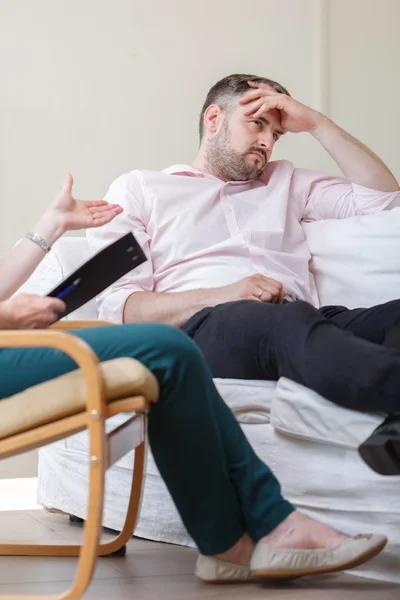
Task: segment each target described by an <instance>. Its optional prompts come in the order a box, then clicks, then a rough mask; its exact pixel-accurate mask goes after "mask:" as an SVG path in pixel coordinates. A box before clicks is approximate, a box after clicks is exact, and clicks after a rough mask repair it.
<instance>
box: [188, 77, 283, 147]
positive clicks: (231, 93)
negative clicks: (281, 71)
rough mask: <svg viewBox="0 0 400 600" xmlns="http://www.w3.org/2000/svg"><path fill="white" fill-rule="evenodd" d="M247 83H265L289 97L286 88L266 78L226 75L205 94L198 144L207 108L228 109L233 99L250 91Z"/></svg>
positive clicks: (201, 136)
mask: <svg viewBox="0 0 400 600" xmlns="http://www.w3.org/2000/svg"><path fill="white" fill-rule="evenodd" d="M248 81H254V82H256V83H257V82H260V83H267V84H268V85H270V86H271V87H273V88H274V89H275V90H276V91H277V92H279V93H280V94H286V95H287V96H290V94H289V92H288V91H287V89H286V88H284V87H283V85H281V84H280V83H278V82H276V81H273V80H272V79H267V78H266V77H258V76H257V75H244V74H240V75H228V76H227V77H224V78H223V79H220V81H218V82H217V83H216V84H215V85H213V87H212V88H211V89H210V91H209V92H208V94H207V98H206V101H205V102H204V104H203V108H202V109H201V113H200V121H199V134H200V142H201V140H202V139H203V135H204V113H205V112H206V110H207V108H208V107H209V106H210V105H211V104H217V105H218V106H220V107H221V108H222V109H223V110H226V109H228V108H230V106H231V105H232V103H233V99H234V98H236V97H238V96H243V94H244V93H245V92H247V91H248V90H250V89H252V88H251V87H250V86H249V84H248Z"/></svg>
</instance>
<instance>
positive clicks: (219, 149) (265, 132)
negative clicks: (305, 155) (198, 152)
mask: <svg viewBox="0 0 400 600" xmlns="http://www.w3.org/2000/svg"><path fill="white" fill-rule="evenodd" d="M246 108H247V107H246ZM246 108H244V107H243V106H241V105H240V104H238V105H237V106H236V107H235V108H234V109H233V110H232V111H230V112H228V113H225V114H224V115H223V119H222V122H221V124H220V126H219V128H218V130H217V131H216V133H214V134H213V135H212V136H211V137H209V139H208V140H207V142H206V148H205V154H206V160H207V162H208V164H209V166H210V167H211V168H212V169H213V171H214V172H216V173H218V174H219V175H220V177H221V178H223V179H225V180H226V181H250V180H251V179H256V178H257V177H258V176H259V175H261V173H262V172H263V171H264V169H265V168H266V166H267V163H268V161H269V160H270V158H271V154H272V150H273V147H274V144H275V143H276V142H277V141H278V139H279V138H280V136H281V135H282V131H281V125H280V113H279V111H278V110H272V111H269V112H267V113H265V114H263V115H262V116H261V117H258V118H257V119H254V118H253V117H251V116H250V117H247V116H245V114H244V112H245V110H246Z"/></svg>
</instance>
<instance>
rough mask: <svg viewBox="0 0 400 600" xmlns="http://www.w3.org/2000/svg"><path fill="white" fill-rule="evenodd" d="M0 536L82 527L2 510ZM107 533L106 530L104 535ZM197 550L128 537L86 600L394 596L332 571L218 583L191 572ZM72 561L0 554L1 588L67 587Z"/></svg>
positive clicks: (397, 593)
mask: <svg viewBox="0 0 400 600" xmlns="http://www.w3.org/2000/svg"><path fill="white" fill-rule="evenodd" d="M0 532H1V537H2V539H3V540H7V539H8V540H21V539H24V540H31V541H33V540H35V541H42V542H60V543H63V542H65V543H67V541H71V540H72V541H74V542H77V541H78V540H79V539H80V536H81V532H82V528H81V527H80V526H76V525H75V526H73V525H70V524H69V522H68V519H67V517H65V516H64V515H60V514H49V513H46V512H44V511H42V510H26V511H13V512H10V511H5V512H1V513H0ZM108 535H109V534H107V533H105V537H108ZM196 554H197V553H196V551H195V550H192V549H190V548H180V547H177V546H170V545H168V544H160V543H156V542H149V541H146V540H140V539H135V538H134V539H132V540H131V541H130V542H129V545H128V553H127V556H126V557H124V558H104V559H100V560H99V562H98V566H97V570H96V573H95V578H94V580H93V582H92V585H91V586H90V588H89V590H88V592H87V593H86V594H85V596H84V598H85V599H88V600H89V599H93V600H103V599H104V600H117V599H121V600H125V599H126V600H128V599H129V600H132V599H134V598H137V599H140V600H179V599H182V600H184V599H185V600H198V599H200V598H207V599H208V600H212V599H213V598H215V600H217V599H218V600H234V599H236V598H237V599H239V598H246V599H247V600H256V599H261V598H263V599H265V600H281V599H282V600H283V599H290V600H291V599H292V598H293V600H334V598H335V599H336V598H337V596H339V595H340V599H341V600H358V599H359V600H395V599H396V600H398V598H400V586H395V585H392V584H386V583H381V582H374V581H367V580H364V579H359V578H356V577H349V576H344V575H337V576H336V575H335V576H329V577H319V578H313V579H303V580H300V581H298V582H296V583H292V584H287V585H279V586H276V585H269V586H267V585H266V586H260V585H256V584H246V585H229V586H222V585H219V586H216V585H206V584H202V583H201V582H199V581H197V580H196V578H195V577H194V575H193V569H194V564H195V560H196ZM75 565H76V560H75V559H69V558H14V557H0V593H1V594H13V593H32V594H33V593H36V594H46V593H55V592H59V591H62V590H64V589H66V588H67V587H68V584H69V582H70V581H71V579H72V577H73V573H74V569H75Z"/></svg>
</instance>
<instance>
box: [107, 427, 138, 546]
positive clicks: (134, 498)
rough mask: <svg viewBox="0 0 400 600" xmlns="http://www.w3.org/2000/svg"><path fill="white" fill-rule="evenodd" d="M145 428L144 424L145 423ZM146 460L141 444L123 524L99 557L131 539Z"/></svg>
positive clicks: (136, 451)
mask: <svg viewBox="0 0 400 600" xmlns="http://www.w3.org/2000/svg"><path fill="white" fill-rule="evenodd" d="M145 426H146V423H145ZM145 459H146V442H142V443H141V444H140V445H139V446H137V448H136V450H135V459H134V466H133V475H132V486H131V492H130V497H129V503H128V510H127V513H126V519H125V524H124V526H123V528H122V531H121V532H120V533H119V535H118V536H117V537H116V538H114V539H113V540H111V541H110V542H106V543H104V544H100V546H99V556H107V555H109V554H113V553H116V552H118V550H120V549H121V548H123V546H124V545H125V544H126V543H127V542H128V541H129V540H130V539H131V537H132V535H133V532H134V530H135V526H136V522H137V518H138V515H139V511H140V504H141V499H142V490H143V475H144V468H145Z"/></svg>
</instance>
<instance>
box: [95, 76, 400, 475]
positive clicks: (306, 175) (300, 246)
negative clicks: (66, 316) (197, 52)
mask: <svg viewBox="0 0 400 600" xmlns="http://www.w3.org/2000/svg"><path fill="white" fill-rule="evenodd" d="M288 132H290V133H300V132H308V133H309V134H310V135H312V136H313V137H314V138H316V139H317V140H318V141H319V142H320V143H321V145H322V146H323V147H324V148H325V150H326V151H327V152H328V153H329V154H330V155H331V156H332V158H333V159H334V160H335V161H336V162H337V164H338V165H339V166H340V168H341V169H342V171H343V174H344V179H340V178H334V177H330V176H328V175H323V174H320V173H315V172H312V171H307V170H303V169H295V168H294V167H293V165H292V164H291V163H289V162H287V161H277V162H270V158H271V155H272V150H273V147H274V145H275V143H277V142H278V140H279V138H280V137H281V136H282V135H284V134H286V133H288ZM200 140H201V142H200V148H199V151H198V154H197V156H196V158H195V159H194V161H193V164H192V165H185V164H183V165H175V166H173V167H170V168H168V169H166V170H165V171H162V172H152V171H132V172H131V173H128V174H126V175H123V176H122V177H120V178H119V179H117V180H116V181H115V182H114V183H113V184H112V186H111V188H110V191H109V193H108V195H107V200H108V201H109V202H112V203H119V204H121V205H122V206H123V207H124V209H125V210H124V212H123V213H122V214H121V215H120V216H119V217H117V218H116V219H115V220H114V221H112V222H111V223H110V224H109V225H107V226H106V227H104V228H102V229H99V230H93V231H91V232H89V233H88V239H89V243H90V245H91V246H92V248H93V249H96V250H97V249H99V248H100V247H102V246H103V245H105V244H108V243H110V242H111V241H113V240H114V239H115V238H117V237H118V236H120V235H121V234H122V233H124V232H126V231H128V230H131V231H133V232H134V233H135V235H136V236H137V238H138V240H139V242H140V243H141V244H142V246H143V248H144V249H145V251H146V253H147V255H148V257H149V259H150V260H149V261H148V262H147V263H146V264H144V265H143V266H142V267H141V268H139V269H136V270H135V271H133V272H132V273H130V274H128V275H127V276H126V277H125V278H123V279H121V280H119V281H118V283H116V284H115V285H114V286H112V287H111V288H109V289H108V290H107V292H106V293H105V294H103V296H102V297H101V298H100V318H101V319H106V320H112V321H117V322H121V321H123V322H126V323H130V322H139V321H145V322H147V321H157V322H164V323H169V324H172V325H176V326H178V327H182V328H183V329H184V330H185V331H186V332H187V333H188V334H189V335H190V336H191V337H192V338H193V339H194V340H195V341H196V343H197V344H198V345H199V346H200V348H201V350H202V351H203V353H204V355H205V357H206V359H207V361H208V363H209V365H210V368H211V370H212V373H213V376H214V377H223V378H224V377H228V378H236V379H238V378H240V379H269V380H276V379H279V377H281V376H284V377H287V378H289V379H292V380H293V381H296V382H298V383H300V384H302V385H304V386H307V387H309V388H311V389H313V390H315V391H316V392H318V393H319V394H321V395H322V396H324V397H325V398H327V399H329V400H331V401H332V402H334V403H336V404H339V405H341V406H344V407H347V408H350V409H354V410H360V411H369V412H374V411H384V412H385V413H388V414H389V415H390V417H389V418H388V420H387V422H385V423H384V424H383V425H382V426H381V427H380V428H379V431H378V430H377V432H375V435H374V436H373V439H372V440H370V442H368V444H366V445H364V446H363V447H362V451H361V454H362V456H363V458H364V459H365V460H367V462H368V464H370V465H371V466H372V467H373V468H375V469H376V470H378V471H379V472H382V473H387V474H390V473H400V353H399V352H398V350H400V333H399V332H400V301H397V300H396V301H393V302H388V303H386V304H384V305H381V306H376V307H373V308H368V309H356V310H348V309H346V308H345V307H342V306H329V307H319V308H318V306H319V303H318V297H317V294H316V289H315V284H314V280H313V276H312V274H311V273H310V271H309V261H310V252H309V249H308V247H307V244H306V240H305V236H304V233H303V230H302V227H301V221H303V220H306V221H313V220H318V219H332V218H335V219H342V218H346V217H351V216H354V215H367V214H373V213H376V212H378V211H382V210H385V209H388V208H392V207H394V206H397V205H400V192H399V185H398V183H397V181H396V179H395V178H394V176H393V175H392V174H391V173H390V171H389V170H388V168H387V167H386V166H385V165H384V164H383V162H382V161H381V160H380V159H379V158H378V157H377V156H375V155H374V154H373V153H372V152H371V151H370V150H369V149H368V148H366V147H365V146H364V145H363V144H361V143H360V142H359V141H357V140H356V139H354V138H353V137H352V136H351V135H350V134H348V133H347V132H345V131H343V130H342V129H340V127H338V126H337V125H336V124H335V123H333V122H332V121H330V120H329V119H328V118H327V117H325V116H324V115H322V114H321V113H319V112H317V111H315V110H313V109H312V108H309V107H307V106H305V105H303V104H301V103H300V102H298V101H296V100H295V99H293V98H291V97H290V95H289V93H288V92H287V90H286V89H285V88H284V87H282V86H281V85H280V84H278V83H276V82H274V81H271V80H268V79H265V78H262V77H255V76H253V75H231V76H229V77H226V78H224V79H222V80H221V81H219V82H218V83H217V84H215V85H214V86H213V87H212V88H211V90H210V91H209V93H208V96H207V99H206V101H205V103H204V106H203V110H202V112H201V117H200ZM398 327H399V331H398V330H397V328H398ZM390 346H395V348H393V347H390ZM396 413H398V414H397V415H396ZM397 420H398V421H397ZM385 431H386V433H388V432H389V434H388V435H389V438H390V440H389V442H390V443H389V445H390V447H389V449H388V451H387V453H385V448H387V439H388V435H385ZM396 448H397V450H396ZM396 452H397V454H396ZM382 453H383V455H382Z"/></svg>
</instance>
